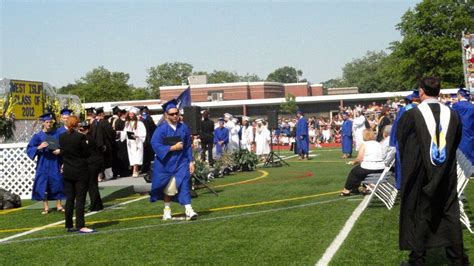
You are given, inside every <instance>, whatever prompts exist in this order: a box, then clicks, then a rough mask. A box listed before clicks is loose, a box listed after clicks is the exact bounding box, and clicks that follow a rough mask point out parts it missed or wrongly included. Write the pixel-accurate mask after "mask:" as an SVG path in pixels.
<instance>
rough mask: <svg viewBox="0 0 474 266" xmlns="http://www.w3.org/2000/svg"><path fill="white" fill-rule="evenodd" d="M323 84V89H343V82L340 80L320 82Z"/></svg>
mask: <svg viewBox="0 0 474 266" xmlns="http://www.w3.org/2000/svg"><path fill="white" fill-rule="evenodd" d="M321 83H322V84H323V88H324V89H328V88H338V87H344V86H345V85H344V81H343V80H342V78H334V79H329V80H326V81H323V82H321Z"/></svg>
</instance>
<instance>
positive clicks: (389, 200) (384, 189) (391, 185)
mask: <svg viewBox="0 0 474 266" xmlns="http://www.w3.org/2000/svg"><path fill="white" fill-rule="evenodd" d="M394 163H395V156H389V157H388V159H387V160H386V161H385V168H384V170H383V172H382V173H381V174H372V175H369V176H367V178H366V179H365V180H364V181H362V184H364V185H365V186H366V187H367V189H368V190H369V191H370V192H371V193H370V195H369V200H368V202H369V203H370V201H371V200H372V197H373V196H374V195H375V196H376V197H377V198H379V199H380V200H381V201H382V202H383V203H384V204H385V206H386V207H387V209H389V210H390V209H392V208H393V206H394V205H395V202H396V199H397V195H398V189H397V188H396V186H395V183H396V181H395V176H394V175H393V173H391V172H390V169H391V168H392V166H393V164H394ZM374 183H375V185H373V184H374Z"/></svg>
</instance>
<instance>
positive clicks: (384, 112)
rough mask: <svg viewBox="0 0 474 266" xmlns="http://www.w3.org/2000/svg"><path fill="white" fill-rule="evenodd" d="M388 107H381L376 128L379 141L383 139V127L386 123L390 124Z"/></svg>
mask: <svg viewBox="0 0 474 266" xmlns="http://www.w3.org/2000/svg"><path fill="white" fill-rule="evenodd" d="M389 111H390V109H389V108H388V107H384V108H382V112H381V114H380V118H379V126H378V128H377V139H376V140H377V141H378V142H381V141H382V140H383V128H384V127H385V126H387V125H390V124H391V122H390V118H388V115H389Z"/></svg>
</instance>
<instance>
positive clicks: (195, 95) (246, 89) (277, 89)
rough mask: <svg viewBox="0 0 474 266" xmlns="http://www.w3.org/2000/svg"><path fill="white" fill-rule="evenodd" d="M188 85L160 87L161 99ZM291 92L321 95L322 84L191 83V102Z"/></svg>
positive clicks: (228, 99)
mask: <svg viewBox="0 0 474 266" xmlns="http://www.w3.org/2000/svg"><path fill="white" fill-rule="evenodd" d="M187 87H188V86H187V85H185V86H162V87H160V96H161V100H163V101H168V100H170V99H173V98H175V97H177V96H178V95H179V94H180V93H181V92H182V91H183V90H185V89H186V88H187ZM288 94H292V95H294V96H297V97H304V96H321V95H323V85H322V84H309V83H308V82H304V83H286V84H284V83H279V82H236V83H218V84H199V85H191V98H192V101H193V102H214V101H232V100H257V99H271V98H284V97H285V96H286V95H288Z"/></svg>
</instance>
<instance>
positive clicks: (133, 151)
mask: <svg viewBox="0 0 474 266" xmlns="http://www.w3.org/2000/svg"><path fill="white" fill-rule="evenodd" d="M137 122H138V124H137V128H136V129H134V123H137ZM127 131H130V132H133V133H134V134H135V139H134V140H133V139H128V138H127ZM120 137H121V138H126V139H127V151H128V159H129V161H130V165H142V163H143V143H144V142H145V138H146V128H145V125H144V124H143V122H142V121H136V122H135V121H127V122H126V123H125V129H124V131H122V133H121V136H120Z"/></svg>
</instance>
